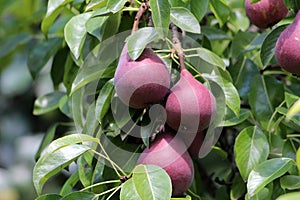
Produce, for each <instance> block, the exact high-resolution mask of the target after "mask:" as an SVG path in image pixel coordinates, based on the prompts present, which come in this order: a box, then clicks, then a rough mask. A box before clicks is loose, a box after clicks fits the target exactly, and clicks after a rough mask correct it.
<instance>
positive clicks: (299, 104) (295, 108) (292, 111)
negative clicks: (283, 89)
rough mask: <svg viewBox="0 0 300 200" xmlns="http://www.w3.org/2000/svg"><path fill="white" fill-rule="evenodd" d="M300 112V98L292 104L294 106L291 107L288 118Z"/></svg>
mask: <svg viewBox="0 0 300 200" xmlns="http://www.w3.org/2000/svg"><path fill="white" fill-rule="evenodd" d="M299 113H300V99H299V100H298V101H296V103H294V104H293V105H292V107H291V108H290V109H289V111H288V113H287V114H286V117H287V118H288V119H291V118H292V117H293V116H295V115H297V114H299Z"/></svg>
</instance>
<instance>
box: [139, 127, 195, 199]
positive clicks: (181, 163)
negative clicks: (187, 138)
mask: <svg viewBox="0 0 300 200" xmlns="http://www.w3.org/2000/svg"><path fill="white" fill-rule="evenodd" d="M137 164H152V165H157V166H160V167H162V168H163V169H164V170H165V171H166V172H167V173H168V175H169V176H170V178H171V181H172V196H181V195H183V193H184V192H186V191H187V189H188V188H189V187H190V186H191V184H192V182H193V178H194V165H193V161H192V159H191V157H190V155H189V154H188V152H187V148H186V146H185V144H184V142H183V141H182V140H181V138H180V137H179V136H174V134H173V133H171V132H165V133H162V134H160V135H158V136H157V138H156V139H155V141H154V142H153V143H152V144H151V146H150V148H146V149H144V151H143V152H142V154H141V156H140V158H139V160H138V162H137Z"/></svg>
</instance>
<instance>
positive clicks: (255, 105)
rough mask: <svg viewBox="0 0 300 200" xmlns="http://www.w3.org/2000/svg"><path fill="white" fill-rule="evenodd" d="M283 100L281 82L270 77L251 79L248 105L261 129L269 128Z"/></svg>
mask: <svg viewBox="0 0 300 200" xmlns="http://www.w3.org/2000/svg"><path fill="white" fill-rule="evenodd" d="M283 100H284V88H283V85H282V83H281V82H279V81H278V80H276V79H275V78H274V77H272V76H261V75H257V76H256V77H254V78H253V81H252V84H251V88H250V94H249V104H250V107H251V109H252V113H253V114H254V116H255V118H256V119H257V120H258V121H259V122H260V124H261V125H262V127H263V128H265V129H267V128H269V127H268V126H269V121H270V119H271V116H272V114H273V113H274V111H275V109H274V108H275V107H277V106H278V105H279V104H280V103H281V102H282V101H283Z"/></svg>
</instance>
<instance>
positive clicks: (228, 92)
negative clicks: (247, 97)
mask: <svg viewBox="0 0 300 200" xmlns="http://www.w3.org/2000/svg"><path fill="white" fill-rule="evenodd" d="M203 76H204V77H205V78H208V79H209V80H212V81H214V82H216V83H218V85H219V86H221V88H222V90H223V91H224V94H225V97H226V105H227V106H228V107H229V108H230V109H231V110H232V111H233V112H234V114H235V115H236V116H238V115H239V113H240V97H239V94H238V92H237V90H236V88H235V87H234V85H233V84H232V80H231V77H230V74H229V73H228V72H227V71H218V73H214V74H211V75H207V74H203Z"/></svg>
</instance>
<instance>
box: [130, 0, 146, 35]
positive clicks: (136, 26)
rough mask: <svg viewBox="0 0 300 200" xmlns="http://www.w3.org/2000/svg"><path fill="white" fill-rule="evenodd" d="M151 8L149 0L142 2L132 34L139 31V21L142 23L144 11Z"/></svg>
mask: <svg viewBox="0 0 300 200" xmlns="http://www.w3.org/2000/svg"><path fill="white" fill-rule="evenodd" d="M149 8H150V4H149V2H148V1H146V2H144V3H142V4H141V6H140V8H139V11H138V12H137V14H136V16H135V18H134V23H133V26H132V31H131V34H132V33H134V32H135V31H137V30H138V29H139V23H140V19H141V17H142V15H143V13H144V12H145V11H146V10H148V9H149Z"/></svg>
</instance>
